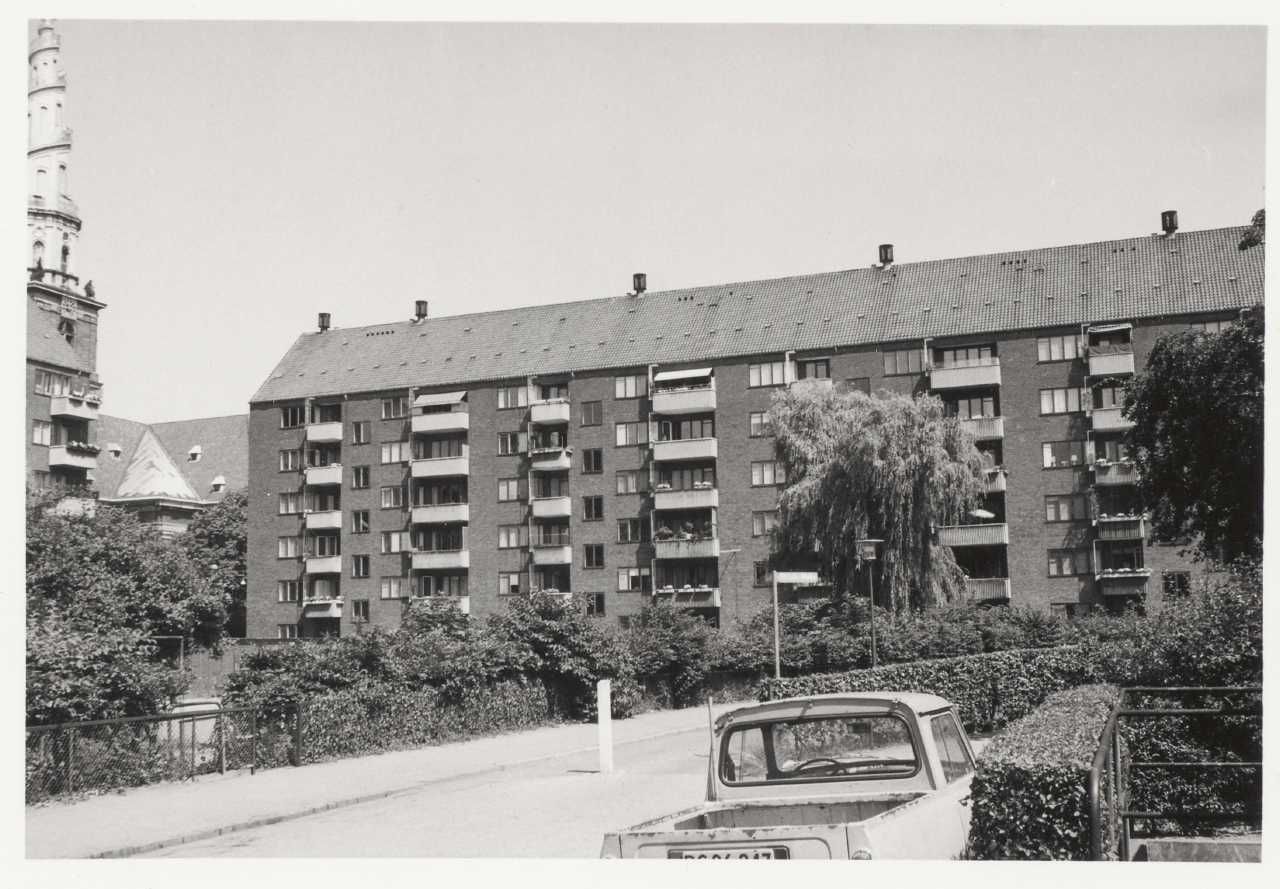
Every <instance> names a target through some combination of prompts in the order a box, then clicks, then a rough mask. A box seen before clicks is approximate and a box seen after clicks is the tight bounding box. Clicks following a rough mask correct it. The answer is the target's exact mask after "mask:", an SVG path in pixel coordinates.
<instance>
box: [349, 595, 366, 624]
mask: <svg viewBox="0 0 1280 889" xmlns="http://www.w3.org/2000/svg"><path fill="white" fill-rule="evenodd" d="M351 620H352V621H354V622H355V623H358V624H367V623H368V622H369V600H368V599H352V600H351Z"/></svg>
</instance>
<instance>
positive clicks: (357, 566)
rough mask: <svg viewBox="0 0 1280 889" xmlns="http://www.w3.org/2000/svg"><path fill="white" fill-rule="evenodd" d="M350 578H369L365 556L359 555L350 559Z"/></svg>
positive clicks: (367, 559)
mask: <svg viewBox="0 0 1280 889" xmlns="http://www.w3.org/2000/svg"><path fill="white" fill-rule="evenodd" d="M351 576H352V577H368V576H369V557H368V556H367V555H359V556H352V557H351Z"/></svg>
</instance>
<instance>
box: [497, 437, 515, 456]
mask: <svg viewBox="0 0 1280 889" xmlns="http://www.w3.org/2000/svg"><path fill="white" fill-rule="evenodd" d="M518 453H520V433H519V432H499V433H498V456H499V457H509V456H511V455H512V454H518Z"/></svg>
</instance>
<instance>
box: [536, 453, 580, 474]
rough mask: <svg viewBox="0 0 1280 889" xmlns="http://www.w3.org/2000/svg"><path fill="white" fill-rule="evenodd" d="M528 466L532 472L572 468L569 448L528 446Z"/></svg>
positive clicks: (571, 455) (560, 470) (563, 470)
mask: <svg viewBox="0 0 1280 889" xmlns="http://www.w3.org/2000/svg"><path fill="white" fill-rule="evenodd" d="M529 468H530V469H532V470H533V471H534V472H565V471H566V470H569V469H571V468H573V450H572V449H570V448H561V447H554V448H530V449H529Z"/></svg>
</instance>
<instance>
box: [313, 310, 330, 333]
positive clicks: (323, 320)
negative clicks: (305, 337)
mask: <svg viewBox="0 0 1280 889" xmlns="http://www.w3.org/2000/svg"><path fill="white" fill-rule="evenodd" d="M316 326H318V327H319V328H320V332H321V333H324V332H325V331H326V330H328V329H329V313H328V312H321V313H320V317H319V319H317V321H316Z"/></svg>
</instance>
